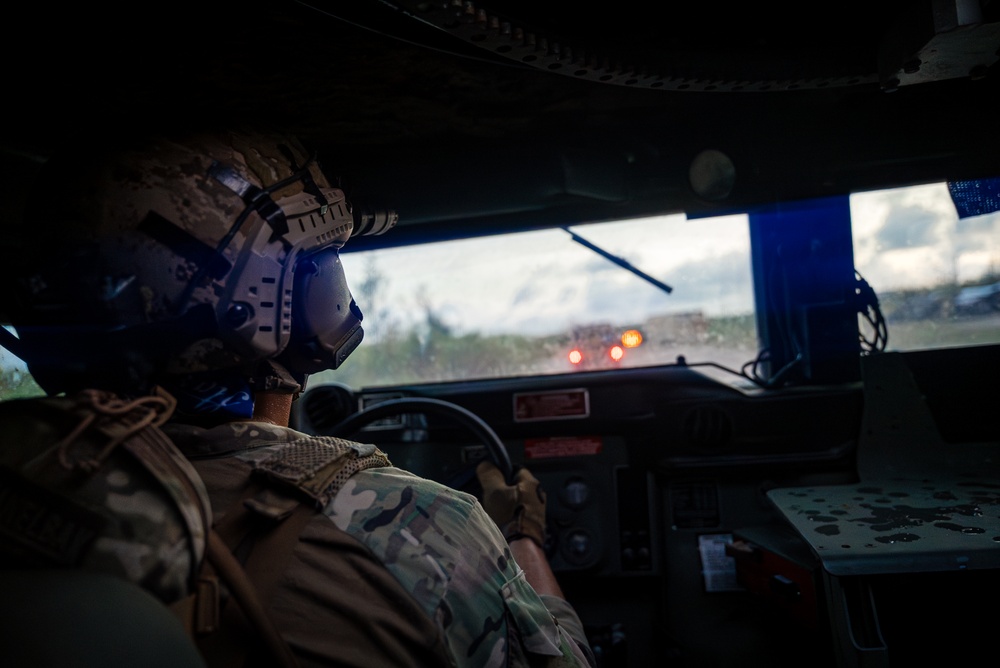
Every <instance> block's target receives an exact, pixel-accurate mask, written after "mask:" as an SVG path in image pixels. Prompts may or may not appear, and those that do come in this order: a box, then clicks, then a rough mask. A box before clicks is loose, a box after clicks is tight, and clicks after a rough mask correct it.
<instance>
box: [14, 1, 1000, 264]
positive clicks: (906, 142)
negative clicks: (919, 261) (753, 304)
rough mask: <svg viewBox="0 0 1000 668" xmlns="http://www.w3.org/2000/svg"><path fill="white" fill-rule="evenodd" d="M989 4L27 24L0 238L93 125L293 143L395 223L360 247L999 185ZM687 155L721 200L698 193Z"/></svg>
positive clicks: (282, 5)
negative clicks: (41, 169)
mask: <svg viewBox="0 0 1000 668" xmlns="http://www.w3.org/2000/svg"><path fill="white" fill-rule="evenodd" d="M997 5H998V3H997V2H996V1H993V2H981V3H980V2H975V1H974V0H973V1H972V2H966V1H965V0H961V1H953V2H943V1H941V0H925V1H923V2H912V1H909V0H908V1H905V2H904V1H901V0H889V1H885V2H871V1H867V0H865V1H862V0H848V1H846V2H827V3H802V2H798V3H789V2H777V3H775V2H771V3H768V2H753V3H751V2H744V3H733V4H732V5H729V4H726V3H721V4H720V3H704V2H700V3H662V2H646V1H641V2H640V1H627V0H619V1H616V2H602V3H597V4H594V3H591V4H584V3H579V2H569V1H567V0H550V1H548V2H528V1H526V0H483V2H478V1H476V2H452V1H450V0H440V1H439V2H423V3H421V2H410V1H408V0H385V1H383V0H309V2H296V1H294V0H272V1H270V2H260V1H257V2H249V3H248V2H207V1H206V0H202V1H201V2H193V1H192V0H178V1H176V2H164V3H155V4H151V3H133V4H132V5H128V6H119V7H115V8H114V9H111V8H110V7H108V8H105V7H97V8H96V9H95V6H94V5H91V4H86V5H85V4H83V3H77V4H76V5H75V6H72V7H69V8H62V9H59V10H56V9H54V8H51V7H49V6H38V4H36V5H28V6H22V7H20V8H19V9H17V10H16V11H15V12H13V13H12V14H11V19H10V20H9V21H8V35H7V36H6V37H5V40H4V44H3V46H2V48H3V53H4V62H5V70H6V77H7V79H8V81H7V83H8V86H7V96H6V100H7V104H6V105H5V107H6V114H5V116H6V120H5V123H4V124H3V127H4V131H3V135H2V137H0V148H2V149H3V156H2V157H3V161H2V168H3V170H4V175H5V183H6V184H7V190H8V192H6V193H5V204H4V207H5V208H4V212H5V214H6V215H5V217H6V218H9V217H11V216H15V215H16V206H18V205H22V206H23V203H22V202H20V200H18V193H20V192H22V191H23V185H24V182H25V180H26V179H28V178H30V176H31V175H32V173H33V171H34V168H35V167H37V165H39V164H40V163H41V162H42V161H43V160H44V159H45V157H47V156H48V155H49V154H51V152H52V151H54V150H56V149H57V148H58V147H59V146H60V145H62V144H64V143H65V142H67V141H69V140H72V138H73V137H75V136H79V135H81V134H86V133H91V132H97V131H99V129H100V128H101V127H102V126H104V125H108V124H110V125H132V124H134V125H136V126H137V127H143V126H145V125H147V124H149V123H154V124H156V123H168V124H182V123H197V124H205V123H212V124H218V125H225V124H231V123H234V122H244V121H247V122H266V123H269V124H277V125H281V126H284V127H287V128H289V129H291V130H292V131H294V132H296V133H298V134H299V135H301V136H302V137H303V139H304V140H306V141H307V142H308V143H310V144H312V145H314V146H316V147H318V149H319V156H320V160H321V162H322V163H323V164H324V166H325V167H327V169H328V171H330V172H331V173H332V174H335V175H337V176H338V177H340V178H341V179H342V184H343V186H344V187H345V190H347V191H348V193H349V195H350V196H351V198H352V200H353V201H354V203H355V206H357V207H361V208H378V207H386V208H392V209H394V210H396V211H397V212H399V214H400V225H399V228H398V229H397V230H396V231H394V232H393V234H392V235H387V237H386V238H385V239H379V240H378V242H379V243H386V242H390V243H404V242H407V241H409V240H411V239H414V238H416V235H417V234H428V233H430V234H436V235H463V234H478V233H485V232H488V231H491V230H494V229H498V228H501V227H505V228H527V227H534V226H540V225H552V224H565V223H568V222H578V221H580V220H584V219H591V220H596V219H602V218H618V217H626V216H633V215H645V214H649V213H656V212H662V211H677V210H686V211H689V212H691V213H693V214H702V213H713V212H724V211H727V210H735V209H738V208H741V207H745V206H750V205H755V204H768V203H772V202H775V201H778V200H780V199H785V198H796V197H809V196H817V195H827V194H836V193H842V192H847V191H851V190H861V189H869V188H875V187H883V186H888V185H894V184H898V183H903V182H912V181H933V180H940V179H943V178H947V177H949V176H950V177H953V178H972V177H978V176H993V175H996V174H997V173H1000V165H998V161H1000V157H998V156H1000V137H998V134H1000V133H998V132H997V128H996V100H997V99H1000V96H998V95H997V79H998V72H997V69H998V68H997V67H996V66H994V65H993V63H994V62H995V61H996V60H997V49H998V47H1000V30H998V26H1000V23H998V18H997V14H998V9H1000V8H998V6H997ZM977 8H981V16H979V17H978V18H976V17H974V16H973V17H972V18H971V19H970V18H969V16H970V13H969V12H970V10H974V9H977ZM915 59H916V60H915ZM706 149H716V150H719V151H722V152H723V153H725V154H726V155H727V156H728V157H729V158H730V159H731V160H732V172H731V175H732V176H734V179H733V181H732V187H731V188H723V189H722V190H712V189H709V190H707V191H702V192H698V191H696V190H695V189H693V188H692V185H691V182H690V180H689V174H690V168H691V164H692V160H693V159H694V158H695V156H696V155H698V154H699V153H700V152H701V151H704V150H706ZM716 166H717V165H716ZM710 171H711V170H710ZM726 174H730V172H726ZM418 228H419V230H418ZM428 230H429V231H430V232H428ZM390 236H391V237H392V239H390V238H389V237H390ZM375 241H376V240H375V239H365V238H359V239H356V240H355V241H352V244H351V245H352V247H353V248H361V247H364V246H365V245H366V244H368V243H372V242H375Z"/></svg>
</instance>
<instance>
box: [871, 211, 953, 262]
mask: <svg viewBox="0 0 1000 668" xmlns="http://www.w3.org/2000/svg"><path fill="white" fill-rule="evenodd" d="M939 221H940V214H938V213H937V212H935V211H931V210H929V209H926V208H923V207H921V206H917V205H908V206H903V207H899V208H892V209H890V210H889V213H888V215H886V217H885V222H884V223H883V224H882V227H881V228H879V230H878V232H876V234H875V241H876V244H877V245H878V247H879V249H880V250H881V251H882V252H889V251H893V250H896V249H902V248H907V249H908V248H917V247H920V246H931V245H935V244H936V243H938V240H939V238H940V235H939V234H938V229H937V228H938V224H939Z"/></svg>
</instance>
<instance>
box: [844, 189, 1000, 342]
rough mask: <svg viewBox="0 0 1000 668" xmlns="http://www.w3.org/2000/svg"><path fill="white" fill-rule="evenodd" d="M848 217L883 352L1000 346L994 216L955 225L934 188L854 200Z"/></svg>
mask: <svg viewBox="0 0 1000 668" xmlns="http://www.w3.org/2000/svg"><path fill="white" fill-rule="evenodd" d="M851 216H852V227H853V236H854V257H855V266H856V267H857V269H858V271H859V272H860V273H861V274H862V276H864V278H865V279H866V280H867V281H868V283H869V284H870V285H871V286H872V288H873V289H874V290H875V292H876V294H877V295H878V298H879V305H880V307H881V310H882V314H883V316H884V317H885V320H886V325H887V330H888V334H889V336H888V345H887V348H886V349H887V350H897V351H905V350H921V349H931V348H945V347H955V346H971V345H984V344H994V343H1000V212H993V213H986V214H981V215H967V216H966V217H962V218H960V217H959V214H958V210H957V208H956V206H955V203H954V202H953V201H952V199H951V195H950V193H949V190H948V186H947V184H945V183H937V184H930V185H921V186H913V187H908V188H898V189H892V190H884V191H878V192H869V193H859V194H855V195H852V196H851Z"/></svg>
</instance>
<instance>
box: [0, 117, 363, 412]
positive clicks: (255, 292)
mask: <svg viewBox="0 0 1000 668" xmlns="http://www.w3.org/2000/svg"><path fill="white" fill-rule="evenodd" d="M25 218H26V223H27V224H26V225H25V226H23V229H22V230H21V232H22V233H23V234H22V239H21V242H22V245H21V247H22V248H23V249H24V250H23V252H21V253H19V255H18V262H16V263H15V266H14V267H13V272H14V276H13V277H12V280H10V281H8V284H9V285H11V286H12V287H13V295H12V296H11V298H10V301H11V302H12V303H11V304H7V305H5V306H6V309H7V311H8V314H9V317H10V319H11V324H12V325H13V326H14V329H15V331H16V332H17V336H18V339H19V341H18V344H17V347H18V348H19V350H15V352H16V353H17V354H19V355H20V356H21V357H22V358H23V359H24V360H25V362H26V363H27V364H28V367H29V370H30V371H31V373H32V375H33V376H34V377H35V379H36V381H37V382H38V383H39V384H40V385H41V386H42V387H43V388H44V389H45V390H46V391H48V392H50V393H54V392H64V391H75V390H77V389H81V388H84V387H100V388H102V389H109V390H112V391H118V392H123V393H134V392H136V391H146V390H148V389H149V387H151V385H153V384H164V380H165V379H167V380H169V379H171V378H173V379H177V378H182V377H199V376H201V375H203V374H213V373H215V374H218V373H219V372H223V371H225V372H227V373H231V374H236V375H239V376H242V377H245V378H247V379H248V381H249V382H250V384H251V387H252V388H253V387H256V388H266V389H286V390H288V391H291V392H297V391H300V390H301V388H302V386H303V385H304V383H305V378H306V376H307V375H308V374H311V373H315V372H317V371H321V370H323V369H334V368H337V367H338V366H339V365H340V364H341V363H342V362H343V361H344V359H345V358H346V357H347V356H348V355H349V354H350V353H351V351H353V350H354V349H355V348H356V347H357V345H358V344H359V343H360V342H361V339H362V336H363V330H362V328H361V320H362V314H361V311H360V309H359V308H358V306H357V304H356V303H355V302H354V299H353V298H352V296H351V292H350V290H349V288H348V286H347V281H346V278H345V276H344V271H343V267H342V265H341V263H340V257H339V250H340V248H341V247H342V246H343V245H344V243H345V242H346V241H347V239H348V238H349V237H350V236H351V233H352V229H353V215H352V211H351V207H350V205H349V203H348V202H347V200H346V198H345V195H344V193H343V191H342V190H340V189H338V188H334V187H331V186H330V184H329V182H328V181H327V179H326V177H325V176H324V174H323V172H322V171H321V169H320V167H319V165H318V164H317V163H316V161H315V160H314V159H313V158H312V157H311V156H310V155H309V154H308V153H307V152H306V151H305V150H304V149H303V148H302V146H301V144H300V143H299V142H298V141H297V140H296V139H294V138H292V137H287V136H282V135H279V134H265V133H259V132H243V131H227V132H224V133H202V134H184V135H173V136H171V135H162V136H156V137H151V138H145V139H142V140H124V141H111V140H105V143H104V144H103V145H102V146H101V147H100V149H98V150H97V151H94V150H88V151H86V152H81V151H77V152H76V153H75V154H71V155H68V156H65V157H60V156H56V157H53V158H52V159H51V160H50V161H49V163H48V164H46V165H45V167H44V168H43V169H42V170H41V174H40V178H39V180H38V187H37V188H36V189H35V191H34V193H33V194H32V196H31V197H30V198H29V203H28V210H27V213H26V215H25Z"/></svg>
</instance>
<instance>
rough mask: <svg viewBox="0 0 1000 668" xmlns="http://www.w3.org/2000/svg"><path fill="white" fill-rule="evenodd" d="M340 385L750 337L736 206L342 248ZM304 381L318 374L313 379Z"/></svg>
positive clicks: (631, 354) (563, 363)
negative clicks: (353, 331) (349, 338)
mask: <svg viewBox="0 0 1000 668" xmlns="http://www.w3.org/2000/svg"><path fill="white" fill-rule="evenodd" d="M343 262H344V266H345V270H346V271H347V275H348V277H349V279H348V280H349V281H350V282H351V287H352V291H353V293H354V295H355V298H356V299H357V301H358V303H359V304H361V305H362V309H363V310H364V312H365V320H364V327H365V341H364V343H363V344H362V346H361V348H359V349H358V350H357V351H355V352H354V353H353V354H352V356H351V358H350V359H349V360H348V361H347V362H346V363H345V364H344V365H343V366H342V367H341V368H340V369H339V370H337V371H336V372H331V373H329V374H321V376H323V377H325V378H328V379H331V380H336V381H337V382H341V383H345V384H347V385H350V386H353V387H360V386H369V385H379V384H393V383H415V382H430V381H444V380H459V379H471V378H490V377H505V376H519V375H538V374H553V373H565V372H568V371H574V370H584V369H610V368H620V367H632V366H649V365H657V364H664V363H673V362H676V361H677V358H678V356H684V357H685V358H686V360H687V361H688V362H699V361H710V362H715V363H719V364H724V365H730V366H732V367H734V368H736V369H738V368H739V367H740V366H741V365H742V364H743V363H744V362H746V361H747V360H748V359H749V358H752V357H753V355H754V354H755V352H756V349H757V343H756V334H755V325H754V315H753V281H752V279H751V263H750V240H749V234H748V226H747V219H746V217H745V216H727V217H720V218H712V219H704V220H699V221H697V222H692V221H689V220H686V219H685V217H684V216H682V215H674V216H658V217H652V218H643V219H638V220H629V221H620V222H613V223H600V224H590V225H578V226H573V227H569V228H566V229H551V230H544V231H533V232H525V233H520V234H508V235H504V236H500V237H484V238H474V239H465V240H460V241H448V242H443V243H436V244H424V245H420V246H412V247H406V248H394V249H386V250H381V251H370V252H362V253H345V254H344V255H343ZM316 380H317V381H320V380H322V378H317V379H316Z"/></svg>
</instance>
